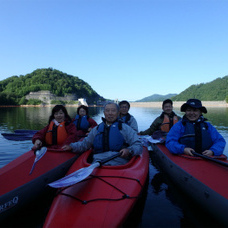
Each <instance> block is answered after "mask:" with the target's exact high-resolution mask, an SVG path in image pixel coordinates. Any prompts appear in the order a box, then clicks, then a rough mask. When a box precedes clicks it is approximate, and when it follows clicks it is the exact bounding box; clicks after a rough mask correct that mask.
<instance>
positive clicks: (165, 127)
mask: <svg viewBox="0 0 228 228" xmlns="http://www.w3.org/2000/svg"><path fill="white" fill-rule="evenodd" d="M177 122H178V118H177V116H175V115H174V116H173V122H172V123H170V118H169V116H168V115H166V114H164V120H163V122H162V124H161V131H164V132H167V133H168V132H169V130H170V128H171V127H172V126H173V125H174V124H175V123H177Z"/></svg>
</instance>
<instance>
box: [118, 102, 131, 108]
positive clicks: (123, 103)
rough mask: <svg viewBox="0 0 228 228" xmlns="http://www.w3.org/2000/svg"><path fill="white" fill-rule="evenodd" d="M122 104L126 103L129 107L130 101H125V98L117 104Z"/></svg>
mask: <svg viewBox="0 0 228 228" xmlns="http://www.w3.org/2000/svg"><path fill="white" fill-rule="evenodd" d="M123 104H126V105H127V106H128V108H130V103H129V102H128V101H126V100H124V101H120V103H119V106H121V105H123Z"/></svg>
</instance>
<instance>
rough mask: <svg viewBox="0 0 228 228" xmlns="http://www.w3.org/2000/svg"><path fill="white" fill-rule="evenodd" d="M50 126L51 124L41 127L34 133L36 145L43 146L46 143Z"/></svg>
mask: <svg viewBox="0 0 228 228" xmlns="http://www.w3.org/2000/svg"><path fill="white" fill-rule="evenodd" d="M48 127H49V125H47V126H46V127H45V128H43V129H41V130H40V131H38V132H37V133H36V134H35V135H33V137H32V143H33V144H34V146H35V147H41V146H43V145H45V135H46V132H47V130H48ZM38 144H39V145H38Z"/></svg>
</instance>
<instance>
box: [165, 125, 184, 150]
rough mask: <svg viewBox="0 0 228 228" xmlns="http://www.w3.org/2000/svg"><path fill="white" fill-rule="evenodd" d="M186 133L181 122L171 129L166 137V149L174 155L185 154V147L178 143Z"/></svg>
mask: <svg viewBox="0 0 228 228" xmlns="http://www.w3.org/2000/svg"><path fill="white" fill-rule="evenodd" d="M183 133H184V126H183V125H182V122H181V121H179V122H178V123H176V124H174V125H173V127H172V128H171V129H170V131H169V133H168V134H167V136H166V144H165V145H166V147H167V148H168V149H169V151H170V152H171V153H173V154H183V153H184V149H185V145H183V144H180V143H179V142H178V140H179V138H180V137H181V136H182V135H183Z"/></svg>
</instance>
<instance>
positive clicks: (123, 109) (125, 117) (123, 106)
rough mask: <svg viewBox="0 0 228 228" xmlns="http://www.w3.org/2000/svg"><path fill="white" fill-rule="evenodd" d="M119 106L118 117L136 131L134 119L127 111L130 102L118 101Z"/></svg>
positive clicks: (136, 126)
mask: <svg viewBox="0 0 228 228" xmlns="http://www.w3.org/2000/svg"><path fill="white" fill-rule="evenodd" d="M119 106H120V115H119V118H120V119H121V120H122V121H123V122H124V123H126V124H127V125H129V126H130V127H131V128H132V129H133V130H135V131H136V132H137V133H138V124H137V121H136V119H135V118H134V116H132V115H131V114H130V113H129V109H130V104H129V102H128V101H125V100H124V101H121V102H120V103H119Z"/></svg>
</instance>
